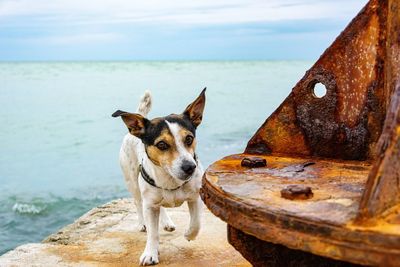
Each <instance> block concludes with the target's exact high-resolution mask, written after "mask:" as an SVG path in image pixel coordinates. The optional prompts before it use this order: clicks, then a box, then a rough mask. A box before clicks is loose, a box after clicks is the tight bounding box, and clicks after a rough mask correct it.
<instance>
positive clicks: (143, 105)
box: [136, 90, 152, 117]
mask: <svg viewBox="0 0 400 267" xmlns="http://www.w3.org/2000/svg"><path fill="white" fill-rule="evenodd" d="M151 103H152V100H151V93H150V91H149V90H146V91H145V92H144V94H143V96H142V98H141V99H140V102H139V106H138V108H137V110H136V113H139V114H140V115H142V116H143V117H146V116H147V114H149V112H150V109H151Z"/></svg>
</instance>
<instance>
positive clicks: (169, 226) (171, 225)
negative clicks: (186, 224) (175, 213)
mask: <svg viewBox="0 0 400 267" xmlns="http://www.w3.org/2000/svg"><path fill="white" fill-rule="evenodd" d="M163 228H164V230H165V231H167V232H173V231H175V228H176V226H175V224H174V223H173V222H169V223H167V224H164V227H163Z"/></svg>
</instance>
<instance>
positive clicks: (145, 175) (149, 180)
mask: <svg viewBox="0 0 400 267" xmlns="http://www.w3.org/2000/svg"><path fill="white" fill-rule="evenodd" d="M139 170H140V174H141V175H142V177H143V180H145V181H146V182H147V183H148V184H149V185H151V186H154V187H156V188H159V189H163V190H168V191H175V190H177V189H179V188H181V187H182V186H184V185H185V184H186V183H188V182H189V181H190V180H191V178H190V179H189V180H187V181H185V182H184V183H183V184H181V185H180V186H178V187H176V188H172V189H169V188H162V187H159V186H157V185H156V182H155V181H154V179H153V178H151V177H150V175H149V174H148V173H147V172H146V170H145V169H144V168H143V165H142V164H140V165H139Z"/></svg>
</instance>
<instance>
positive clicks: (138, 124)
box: [111, 110, 149, 138]
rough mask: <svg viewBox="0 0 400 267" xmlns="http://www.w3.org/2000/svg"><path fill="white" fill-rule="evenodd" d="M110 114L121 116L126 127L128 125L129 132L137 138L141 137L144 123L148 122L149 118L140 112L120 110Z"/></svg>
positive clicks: (144, 127)
mask: <svg viewBox="0 0 400 267" xmlns="http://www.w3.org/2000/svg"><path fill="white" fill-rule="evenodd" d="M111 116H113V117H114V118H115V117H121V118H122V120H123V121H124V123H125V125H126V127H128V130H129V132H130V133H131V134H133V135H134V136H136V137H139V138H142V137H143V135H144V134H145V130H146V125H147V124H148V123H149V120H148V119H146V118H145V117H143V116H142V115H140V114H137V113H129V112H125V111H122V110H117V111H115V112H114V113H113V114H112V115H111Z"/></svg>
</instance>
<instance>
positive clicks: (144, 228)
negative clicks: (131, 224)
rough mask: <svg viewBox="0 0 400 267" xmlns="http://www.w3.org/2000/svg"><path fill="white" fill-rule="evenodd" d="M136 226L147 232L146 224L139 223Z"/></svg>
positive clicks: (140, 230)
mask: <svg viewBox="0 0 400 267" xmlns="http://www.w3.org/2000/svg"><path fill="white" fill-rule="evenodd" d="M136 228H137V229H138V230H139V232H146V225H144V224H141V223H138V224H137V226H136Z"/></svg>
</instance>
